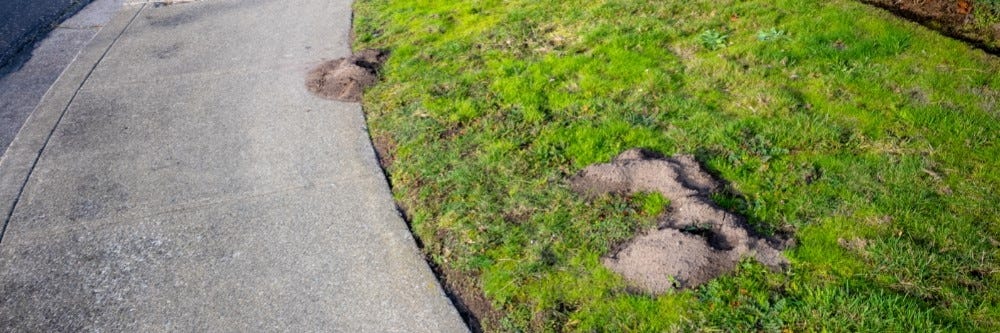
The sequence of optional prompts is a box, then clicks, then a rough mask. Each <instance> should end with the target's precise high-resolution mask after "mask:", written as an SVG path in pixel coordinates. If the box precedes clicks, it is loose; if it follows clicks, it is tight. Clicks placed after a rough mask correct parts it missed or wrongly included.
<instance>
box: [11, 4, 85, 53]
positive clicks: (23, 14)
mask: <svg viewBox="0 0 1000 333" xmlns="http://www.w3.org/2000/svg"><path fill="white" fill-rule="evenodd" d="M90 1H91V0H0V67H2V66H4V65H6V64H7V63H8V61H10V60H11V59H12V58H13V56H14V55H15V54H16V53H17V52H18V51H19V50H21V49H23V48H24V47H25V46H26V45H29V44H31V43H33V42H34V41H36V40H38V39H41V38H42V37H44V36H45V34H46V33H48V32H49V31H50V30H52V27H53V26H55V25H56V24H58V23H59V21H61V20H62V19H65V18H67V17H69V16H70V15H72V14H73V13H75V12H76V11H77V10H79V9H80V8H83V6H84V5H86V4H87V3H90Z"/></svg>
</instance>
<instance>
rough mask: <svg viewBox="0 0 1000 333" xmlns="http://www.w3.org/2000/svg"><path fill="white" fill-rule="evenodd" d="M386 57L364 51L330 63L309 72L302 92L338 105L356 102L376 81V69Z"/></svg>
mask: <svg viewBox="0 0 1000 333" xmlns="http://www.w3.org/2000/svg"><path fill="white" fill-rule="evenodd" d="M387 57H388V54H387V53H386V52H385V51H380V50H364V51H361V52H358V53H355V54H353V55H351V56H350V57H347V58H340V59H334V60H330V61H327V62H324V63H322V64H320V65H319V66H318V67H316V68H315V69H313V70H311V71H309V75H308V76H307V78H306V88H308V89H309V91H310V92H312V93H313V94H316V95H317V96H320V97H323V98H326V99H332V100H336V101H342V102H360V101H361V95H362V93H363V92H364V90H365V88H368V87H370V86H372V85H374V84H375V82H376V81H377V80H378V69H379V68H380V67H382V64H383V63H385V59H386V58H387Z"/></svg>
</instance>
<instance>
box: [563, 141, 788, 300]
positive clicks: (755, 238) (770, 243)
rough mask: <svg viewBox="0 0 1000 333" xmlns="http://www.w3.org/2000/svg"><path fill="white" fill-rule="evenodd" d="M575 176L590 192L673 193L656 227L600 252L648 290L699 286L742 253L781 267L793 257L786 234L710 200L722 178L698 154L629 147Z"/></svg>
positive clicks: (575, 183) (578, 185) (580, 189)
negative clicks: (761, 227)
mask: <svg viewBox="0 0 1000 333" xmlns="http://www.w3.org/2000/svg"><path fill="white" fill-rule="evenodd" d="M570 181H571V185H572V187H573V188H574V190H576V191H577V192H578V193H582V194H584V195H588V196H596V195H602V194H605V193H613V194H629V193H638V192H659V193H661V194H663V196H665V197H666V198H668V199H670V209H669V210H668V212H666V213H664V215H663V216H662V219H661V223H660V227H659V228H658V229H657V230H652V231H650V232H648V233H645V234H641V235H638V236H636V237H635V238H633V239H632V240H630V241H629V242H627V243H626V244H624V246H622V247H620V248H619V249H618V250H616V251H612V253H610V254H609V255H607V256H605V257H604V258H602V262H603V264H604V265H605V266H606V267H608V268H609V269H611V270H612V271H615V272H617V273H619V274H621V275H622V276H623V277H624V278H625V279H626V280H627V281H629V282H630V283H631V284H632V285H633V286H634V287H637V288H639V289H641V290H643V291H645V292H648V293H652V294H660V293H663V292H666V291H669V290H672V289H682V288H694V287H697V286H698V285H701V284H703V283H705V282H708V281H709V280H711V279H713V278H715V277H718V276H720V275H722V274H726V273H728V272H730V271H732V270H733V268H735V267H736V265H737V264H738V263H739V261H740V260H741V259H742V258H744V257H752V258H755V259H756V260H757V261H759V262H761V263H762V264H764V265H766V266H768V267H770V268H772V269H775V270H779V269H782V268H784V267H785V266H787V265H788V260H787V259H785V257H784V256H783V255H782V254H781V251H780V249H779V248H780V247H781V244H780V242H778V241H777V240H773V239H768V238H766V237H762V236H760V235H757V234H755V233H754V232H752V231H750V229H749V228H748V226H747V224H746V220H745V219H744V218H743V217H742V216H739V215H736V214H733V213H730V212H727V211H726V210H724V209H722V208H719V207H718V206H717V205H715V203H713V202H712V200H711V199H710V198H709V195H710V194H711V193H713V192H715V191H716V190H718V189H719V188H720V184H719V182H718V181H716V180H715V179H713V178H712V176H711V175H709V174H708V173H706V172H705V171H704V170H702V169H701V166H700V165H699V164H698V162H697V161H695V160H694V158H693V157H692V156H689V155H678V156H675V157H672V158H663V157H661V156H658V155H657V154H655V153H652V152H649V151H645V150H641V149H630V150H627V151H625V152H623V153H621V154H620V155H618V156H617V157H615V158H614V160H612V161H611V163H605V164H595V165H591V166H588V167H586V168H585V169H583V171H581V172H580V173H579V174H577V175H576V176H574V177H573V178H572V179H571V180H570Z"/></svg>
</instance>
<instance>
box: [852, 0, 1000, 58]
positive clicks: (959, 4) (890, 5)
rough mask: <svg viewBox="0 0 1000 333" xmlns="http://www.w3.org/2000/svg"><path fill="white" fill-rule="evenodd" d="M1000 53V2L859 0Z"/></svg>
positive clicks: (975, 0)
mask: <svg viewBox="0 0 1000 333" xmlns="http://www.w3.org/2000/svg"><path fill="white" fill-rule="evenodd" d="M860 1H861V2H864V3H868V4H871V5H874V6H877V7H881V8H883V9H886V10H888V11H891V12H893V13H894V14H896V15H899V16H902V17H904V18H907V19H909V20H912V21H916V22H918V23H921V24H923V25H925V26H927V27H930V28H932V29H935V30H938V31H940V32H942V33H944V34H945V35H948V36H951V37H953V38H957V39H960V40H963V41H965V42H968V43H970V44H972V45H973V46H976V47H979V48H981V49H983V50H985V51H987V52H990V53H993V54H1000V21H997V20H998V19H1000V3H991V2H990V1H987V0H860Z"/></svg>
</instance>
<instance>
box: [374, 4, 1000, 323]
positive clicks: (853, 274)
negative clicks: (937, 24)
mask: <svg viewBox="0 0 1000 333" xmlns="http://www.w3.org/2000/svg"><path fill="white" fill-rule="evenodd" d="M356 10H357V11H356V17H355V33H356V36H357V43H358V44H359V45H356V47H358V48H384V49H388V50H390V51H391V52H392V57H391V58H390V59H389V60H388V62H387V63H386V64H385V66H384V67H383V68H382V69H381V75H382V78H383V81H382V82H381V83H379V84H378V85H376V86H374V87H373V88H371V89H370V90H368V91H367V92H366V93H365V94H366V96H365V109H366V111H367V113H368V117H369V118H368V119H369V121H370V128H371V131H372V132H373V133H372V134H373V136H374V137H381V138H384V139H382V140H384V142H387V143H391V144H386V145H384V146H386V147H391V148H392V149H393V151H392V156H391V158H390V159H389V160H391V161H392V163H391V165H390V167H389V168H388V172H389V173H390V175H391V180H392V183H393V186H394V188H393V190H394V192H395V195H396V198H397V200H398V201H399V202H400V204H401V206H403V207H406V209H407V211H408V214H409V216H410V220H411V223H412V227H413V230H414V231H415V233H416V234H417V236H418V237H420V238H421V239H422V241H423V243H424V245H425V247H424V250H425V251H426V252H427V253H428V254H429V256H430V257H431V259H432V260H433V261H434V262H435V264H437V265H440V266H441V267H446V268H447V270H443V271H448V272H457V273H454V274H461V275H463V278H467V279H470V280H467V281H471V282H470V283H467V284H463V285H472V286H473V287H475V288H478V289H480V291H476V292H481V294H482V295H484V296H485V297H486V299H488V300H489V302H490V303H491V305H492V311H495V313H493V314H492V315H490V316H481V317H483V318H495V316H499V317H500V318H499V319H490V320H488V322H484V323H483V326H484V329H486V330H488V331H663V330H699V329H700V330H726V331H758V330H761V331H780V330H782V329H790V330H793V331H810V330H832V331H935V330H953V331H983V332H995V331H1000V319H998V318H1000V208H998V207H1000V204H998V203H1000V172H997V170H998V169H1000V147H998V144H997V140H998V133H1000V122H998V120H1000V119H998V118H1000V111H998V103H997V101H998V99H1000V97H998V96H1000V75H997V73H998V72H1000V60H998V59H997V58H996V57H994V56H990V55H987V54H985V53H983V52H982V51H979V50H975V49H972V48H970V47H968V46H967V45H965V44H963V43H961V42H958V41H955V40H951V39H948V38H946V37H943V36H941V35H939V34H937V33H935V32H933V31H930V30H928V29H926V28H923V27H921V26H919V25H917V24H915V23H912V22H909V21H906V20H903V19H900V18H897V17H895V16H892V15H891V14H889V13H887V12H885V11H881V10H874V9H872V8H871V7H869V6H866V5H864V4H861V3H858V2H855V1H848V0H831V1H807V0H778V1H764V0H743V1H735V0H723V1H707V0H694V1H672V0H668V1H635V0H597V1H524V0H509V1H499V0H494V1H489V0H484V1H442V0H413V1H400V0H360V1H358V2H357V4H356ZM632 147H642V148H646V149H649V150H652V151H656V152H659V153H661V154H663V155H665V156H672V155H676V154H692V155H694V156H695V158H696V159H697V160H698V162H699V163H700V164H702V165H703V166H704V167H705V168H706V169H707V170H708V171H709V172H710V173H712V174H713V176H715V177H716V178H718V179H722V180H725V181H726V182H727V183H728V185H727V187H726V188H725V189H724V190H723V191H721V192H719V193H718V194H716V195H713V196H712V199H713V200H714V201H715V203H716V204H718V205H720V206H721V207H723V208H726V209H727V210H729V211H733V212H735V213H738V214H740V215H742V216H745V217H746V218H747V223H748V224H749V225H750V226H751V227H752V228H753V229H754V230H755V231H756V232H759V233H761V234H763V235H765V236H768V235H776V234H794V235H795V239H796V242H797V245H796V246H793V247H791V248H789V249H786V250H785V251H784V252H783V253H784V255H785V256H786V257H787V258H788V260H789V261H790V265H789V268H788V269H787V270H786V271H784V272H775V271H772V270H770V269H768V268H766V267H765V266H764V265H761V264H759V263H757V262H756V261H754V260H744V261H742V262H741V263H740V264H739V265H737V267H736V268H735V270H734V271H733V272H732V273H729V274H725V275H723V276H721V277H719V278H716V279H714V280H712V281H710V282H708V283H706V284H704V285H701V286H699V287H697V288H695V289H693V290H677V291H673V292H669V293H666V294H664V295H660V296H650V295H648V294H645V293H640V292H635V290H633V289H632V288H630V287H629V284H628V282H627V281H626V280H625V279H624V278H622V277H621V276H619V275H618V274H615V273H614V272H612V271H610V270H609V269H607V268H605V267H604V266H603V265H602V264H601V258H602V256H604V255H606V254H608V253H609V251H611V250H612V249H614V248H616V247H617V246H619V245H621V244H623V243H624V242H626V241H627V240H629V239H631V238H632V237H633V236H634V235H636V234H637V233H640V232H642V231H648V230H650V229H651V228H655V226H656V224H657V217H658V216H660V215H661V213H663V212H664V210H665V209H668V208H667V207H666V206H667V205H668V202H667V201H668V200H666V199H665V198H664V197H663V196H662V195H658V194H655V193H639V194H633V195H629V196H618V195H604V196H599V197H597V198H594V199H588V198H585V197H584V196H582V195H579V194H577V193H575V192H573V191H572V189H571V186H570V184H569V181H568V179H569V178H570V177H571V176H573V175H575V174H577V173H578V172H579V171H580V170H582V169H583V168H584V167H586V166H588V165H590V164H594V163H607V162H609V161H610V160H611V159H612V158H613V157H614V156H616V155H617V154H619V153H621V152H622V151H624V150H626V149H628V148H632Z"/></svg>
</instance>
